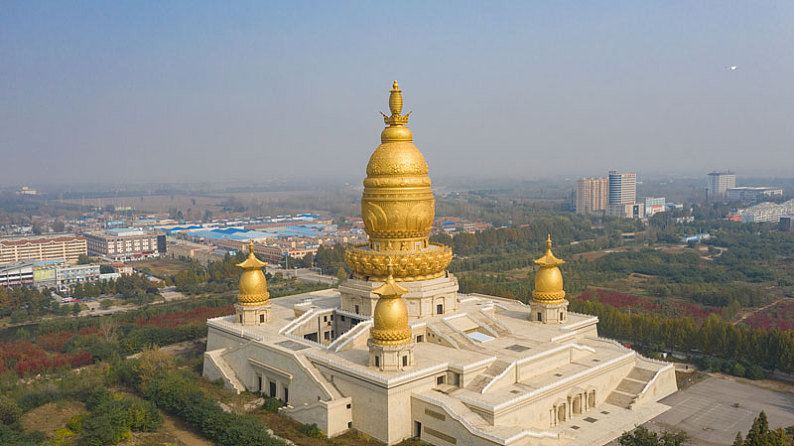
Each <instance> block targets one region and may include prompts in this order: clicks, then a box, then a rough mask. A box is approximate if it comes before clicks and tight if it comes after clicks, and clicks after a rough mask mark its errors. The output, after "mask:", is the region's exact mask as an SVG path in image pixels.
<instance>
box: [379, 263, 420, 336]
mask: <svg viewBox="0 0 794 446" xmlns="http://www.w3.org/2000/svg"><path fill="white" fill-rule="evenodd" d="M372 292H373V293H375V294H377V295H378V296H380V298H379V299H378V303H377V304H375V314H374V315H373V328H372V329H371V330H370V335H371V336H372V340H373V342H374V343H376V344H379V345H403V344H407V343H409V342H411V327H409V326H408V307H407V306H406V305H405V301H404V300H403V298H402V295H403V294H405V293H407V292H408V290H407V289H405V288H403V287H401V286H400V285H399V284H398V283H397V282H395V281H394V277H393V276H392V274H391V267H389V276H388V277H387V278H386V283H384V284H383V285H381V286H380V287H378V288H376V289H375V290H373V291H372Z"/></svg>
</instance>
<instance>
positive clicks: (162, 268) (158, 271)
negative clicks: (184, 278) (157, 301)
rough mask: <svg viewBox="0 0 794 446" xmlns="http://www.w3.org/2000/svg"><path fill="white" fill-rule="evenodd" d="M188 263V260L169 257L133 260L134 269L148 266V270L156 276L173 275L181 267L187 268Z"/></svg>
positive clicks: (181, 268)
mask: <svg viewBox="0 0 794 446" xmlns="http://www.w3.org/2000/svg"><path fill="white" fill-rule="evenodd" d="M188 265H190V263H189V262H184V261H182V260H177V259H169V258H157V259H151V260H143V261H140V262H135V268H136V269H139V270H144V269H145V268H148V270H149V272H151V273H152V274H154V275H155V276H158V277H170V276H173V275H175V274H176V273H178V272H180V271H182V270H183V269H187V267H188Z"/></svg>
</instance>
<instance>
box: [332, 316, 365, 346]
mask: <svg viewBox="0 0 794 446" xmlns="http://www.w3.org/2000/svg"><path fill="white" fill-rule="evenodd" d="M372 324H373V322H372V320H368V321H364V322H359V323H358V324H357V325H356V326H355V327H353V328H351V329H350V330H348V331H346V332H345V333H343V334H342V335H341V336H339V337H338V338H336V339H334V342H332V343H330V344H328V350H333V351H335V352H338V351H340V350H342V349H343V348H345V346H346V345H347V344H349V343H350V342H352V341H353V340H354V339H355V338H356V337H357V336H358V335H359V334H361V332H362V331H366V330H369V329H370V328H372Z"/></svg>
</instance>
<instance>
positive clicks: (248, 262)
mask: <svg viewBox="0 0 794 446" xmlns="http://www.w3.org/2000/svg"><path fill="white" fill-rule="evenodd" d="M265 265H267V264H266V263H265V262H262V261H260V260H259V259H257V258H256V255H254V241H253V240H251V242H250V244H249V245H248V258H247V259H245V261H243V262H241V263H238V264H237V266H239V267H240V268H243V269H244V270H245V271H243V273H242V274H241V275H240V293H239V294H238V295H237V300H238V302H239V304H240V305H263V304H265V303H267V301H268V299H269V298H270V293H268V292H267V279H266V278H265V273H264V272H262V267H264V266H265Z"/></svg>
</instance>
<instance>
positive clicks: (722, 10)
mask: <svg viewBox="0 0 794 446" xmlns="http://www.w3.org/2000/svg"><path fill="white" fill-rule="evenodd" d="M3 10H4V13H3V15H2V16H1V17H0V63H2V66H3V69H2V70H0V159H2V163H0V186H11V185H23V184H30V185H37V184H56V183H92V184H93V183H115V184H129V183H146V182H162V183H175V182H200V181H209V182H222V181H230V180H237V181H254V182H257V181H260V182H261V181H265V180H267V179H270V178H272V179H284V178H293V179H294V178H296V177H297V178H300V177H301V176H305V177H307V178H308V177H311V178H319V179H339V178H343V179H357V178H363V175H364V166H365V163H366V157H367V155H368V154H369V153H371V151H372V150H373V149H374V147H375V146H377V144H378V143H379V135H380V131H381V129H382V127H383V124H382V120H381V119H380V116H379V114H378V111H385V110H387V108H388V105H387V104H386V102H385V99H384V98H385V97H386V92H387V91H388V90H389V88H390V87H391V82H392V81H393V80H395V79H396V80H398V81H399V82H400V85H401V88H402V89H403V92H404V97H405V109H406V110H408V111H410V110H414V114H413V115H412V116H411V122H410V123H409V126H410V127H411V129H412V130H413V134H414V142H415V143H416V145H417V146H418V147H419V149H420V150H421V151H422V152H423V154H424V155H425V157H426V159H427V161H428V164H429V166H430V175H431V177H432V178H434V179H436V178H460V177H471V178H515V179H529V180H531V179H546V178H560V177H565V176H569V177H570V178H571V179H572V182H575V181H576V178H578V177H580V176H597V175H602V172H605V171H607V170H612V169H616V170H619V171H629V172H637V174H638V180H639V181H642V179H643V178H649V177H654V176H664V175H673V174H679V175H683V176H691V177H698V176H702V175H704V174H705V173H707V172H710V171H712V170H723V169H730V170H732V171H735V172H737V173H739V174H740V175H742V176H743V177H751V176H763V175H778V176H791V169H790V167H789V166H790V165H791V161H792V156H791V151H792V149H794V132H792V130H791V118H792V116H791V111H790V110H791V104H792V103H794V83H792V82H791V79H794V53H792V52H791V51H790V48H789V46H790V43H791V42H792V41H794V27H791V26H790V24H791V23H794V4H792V3H790V2H782V1H781V2H770V3H764V4H763V5H758V4H754V3H750V2H747V3H725V2H716V1H707V2H697V3H693V2H683V1H679V2H667V3H664V4H644V3H636V2H596V3H589V4H580V3H573V2H570V3H569V2H554V3H546V2H529V3H513V4H506V3H499V4H495V5H484V4H480V3H476V2H471V3H467V2H455V3H451V2H433V3H431V4H425V3H423V2H403V3H400V4H399V5H397V6H395V5H390V4H385V3H384V4H379V3H363V4H362V3H347V2H345V3H333V4H331V3H320V2H316V3H314V2H291V3H285V4H262V3H259V2H250V3H246V2H240V3H234V4H228V5H227V4H217V3H209V2H206V3H202V2H169V3H165V4H162V3H128V4H122V3H104V2H83V3H78V4H59V3H46V4H43V3H31V2H3ZM734 67H735V68H734Z"/></svg>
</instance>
